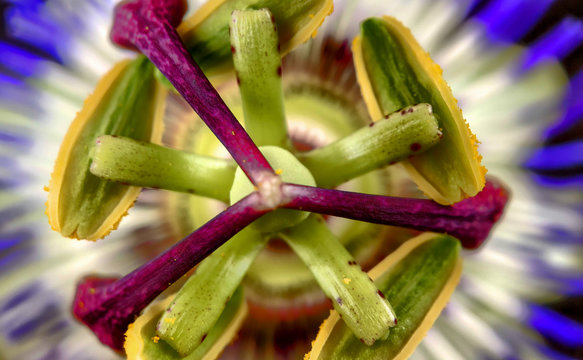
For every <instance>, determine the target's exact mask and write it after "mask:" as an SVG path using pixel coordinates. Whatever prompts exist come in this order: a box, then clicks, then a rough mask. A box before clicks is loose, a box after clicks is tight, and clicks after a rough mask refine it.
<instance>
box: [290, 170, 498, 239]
mask: <svg viewBox="0 0 583 360" xmlns="http://www.w3.org/2000/svg"><path fill="white" fill-rule="evenodd" d="M283 192H284V197H286V198H287V199H290V200H289V201H288V202H287V203H285V204H284V205H283V207H285V208H289V209H296V210H303V211H310V212H315V213H320V214H326V215H333V216H339V217H344V218H349V219H354V220H361V221H367V222H371V223H377V224H385V225H394V226H401V227H406V228H411V229H416V230H422V231H434V232H439V233H447V234H449V235H451V236H454V237H456V238H458V239H459V240H460V241H461V242H462V246H463V247H464V248H466V249H475V248H478V247H479V246H480V245H481V244H482V243H483V242H484V241H485V240H486V238H487V237H488V234H489V233H490V230H491V229H492V226H494V224H495V223H496V221H497V220H498V219H499V218H500V216H501V215H502V212H503V210H504V206H505V205H506V202H507V201H508V192H507V191H506V190H505V189H504V188H503V187H502V186H501V185H500V184H497V183H495V182H493V181H488V182H487V183H486V186H485V187H484V189H483V190H482V191H481V192H480V193H479V194H478V195H476V196H474V197H472V198H469V199H465V200H463V201H461V202H459V203H457V204H454V205H452V206H443V205H439V204H437V203H436V202H434V201H432V200H425V199H408V198H397V197H389V196H381V195H368V194H360V193H353V192H347V191H340V190H330V189H322V188H316V187H309V186H301V185H294V184H285V185H284V186H283Z"/></svg>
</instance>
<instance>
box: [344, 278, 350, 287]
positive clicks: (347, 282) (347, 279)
mask: <svg viewBox="0 0 583 360" xmlns="http://www.w3.org/2000/svg"><path fill="white" fill-rule="evenodd" d="M342 281H344V283H345V284H346V285H348V284H350V282H351V281H352V279H351V278H344V279H342Z"/></svg>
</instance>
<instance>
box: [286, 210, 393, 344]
mask: <svg viewBox="0 0 583 360" xmlns="http://www.w3.org/2000/svg"><path fill="white" fill-rule="evenodd" d="M279 236H280V237H281V238H282V239H284V240H285V241H286V242H287V243H288V244H289V246H290V247H291V248H292V249H293V250H294V252H295V253H296V254H297V255H298V256H299V257H300V258H301V259H302V261H303V262H304V263H305V264H306V265H307V266H308V267H309V268H310V270H311V271H312V273H313V274H314V277H315V278H316V281H317V282H318V284H319V285H320V287H321V288H322V290H323V291H324V293H325V294H326V296H328V297H329V298H330V299H331V300H332V304H333V305H334V309H336V311H338V313H340V314H341V315H342V319H343V320H344V322H345V323H346V325H347V326H348V327H349V328H350V329H351V330H352V332H353V333H354V335H355V336H356V337H358V338H359V339H361V341H363V342H364V343H365V344H368V345H372V344H373V343H374V342H375V341H376V340H379V339H385V338H386V337H387V336H388V335H389V328H390V327H392V326H395V324H396V323H397V319H396V315H395V312H394V311H393V309H392V308H391V305H390V304H389V302H388V301H387V299H386V298H385V296H384V295H383V293H382V292H381V291H379V290H378V289H377V287H376V286H375V285H374V284H373V282H372V280H371V279H370V278H369V277H368V275H367V274H366V273H365V272H363V271H362V269H361V268H360V266H359V265H358V264H357V263H356V261H354V258H353V257H352V255H350V253H349V252H348V251H347V250H346V249H345V248H344V247H343V246H342V244H341V243H340V242H339V241H338V239H336V237H335V236H334V234H332V232H330V230H329V229H328V227H327V226H326V224H325V223H324V219H323V218H322V217H321V216H319V215H312V216H310V217H308V219H306V220H305V221H304V222H303V223H301V224H300V225H298V226H296V227H293V228H291V229H289V230H286V231H282V232H281V233H280V234H279Z"/></svg>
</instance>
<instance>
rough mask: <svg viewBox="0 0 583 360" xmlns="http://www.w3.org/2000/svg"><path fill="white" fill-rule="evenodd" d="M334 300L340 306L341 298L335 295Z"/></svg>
mask: <svg viewBox="0 0 583 360" xmlns="http://www.w3.org/2000/svg"><path fill="white" fill-rule="evenodd" d="M336 302H337V303H338V305H340V306H342V298H340V297H337V298H336Z"/></svg>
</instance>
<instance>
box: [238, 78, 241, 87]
mask: <svg viewBox="0 0 583 360" xmlns="http://www.w3.org/2000/svg"><path fill="white" fill-rule="evenodd" d="M237 85H241V79H239V76H237Z"/></svg>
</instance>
